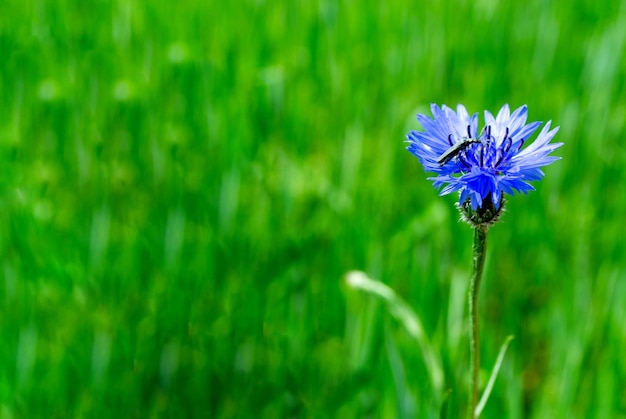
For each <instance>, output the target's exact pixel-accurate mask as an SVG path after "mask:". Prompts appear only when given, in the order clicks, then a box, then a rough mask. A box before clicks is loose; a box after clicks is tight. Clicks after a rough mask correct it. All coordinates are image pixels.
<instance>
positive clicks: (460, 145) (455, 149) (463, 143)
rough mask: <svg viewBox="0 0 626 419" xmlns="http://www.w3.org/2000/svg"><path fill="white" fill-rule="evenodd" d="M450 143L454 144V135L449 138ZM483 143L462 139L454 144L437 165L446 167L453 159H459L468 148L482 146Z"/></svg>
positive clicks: (474, 139) (471, 139) (472, 139)
mask: <svg viewBox="0 0 626 419" xmlns="http://www.w3.org/2000/svg"><path fill="white" fill-rule="evenodd" d="M448 142H450V143H452V134H450V135H449V136H448ZM480 143H482V141H481V140H480V139H478V138H462V139H461V140H460V141H458V142H457V143H456V144H453V145H452V146H451V147H450V148H449V149H447V150H446V151H445V153H443V154H442V155H441V156H439V159H437V163H439V164H441V165H444V164H446V163H448V162H449V161H450V160H452V159H453V158H455V157H457V156H458V155H459V154H461V153H462V152H463V150H465V149H466V148H467V147H469V146H470V145H472V144H480Z"/></svg>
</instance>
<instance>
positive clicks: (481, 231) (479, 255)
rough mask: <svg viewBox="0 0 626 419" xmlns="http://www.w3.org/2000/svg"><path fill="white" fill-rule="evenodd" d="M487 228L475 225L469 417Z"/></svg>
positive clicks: (474, 383) (476, 361) (475, 398)
mask: <svg viewBox="0 0 626 419" xmlns="http://www.w3.org/2000/svg"><path fill="white" fill-rule="evenodd" d="M487 230H488V227H487V225H485V224H479V225H477V226H476V227H474V247H473V254H474V259H473V263H472V280H471V282H470V289H469V318H470V330H471V332H470V366H471V368H470V371H471V374H470V388H471V392H470V411H469V414H468V417H470V418H473V417H474V411H475V410H476V405H477V404H478V373H479V371H480V336H479V335H480V327H479V324H478V292H479V291H480V280H481V278H482V276H483V267H484V266H485V253H486V251H487Z"/></svg>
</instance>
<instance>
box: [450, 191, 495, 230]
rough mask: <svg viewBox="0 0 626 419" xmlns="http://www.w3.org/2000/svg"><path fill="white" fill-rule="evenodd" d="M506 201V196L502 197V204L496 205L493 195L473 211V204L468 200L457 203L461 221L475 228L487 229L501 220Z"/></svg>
mask: <svg viewBox="0 0 626 419" xmlns="http://www.w3.org/2000/svg"><path fill="white" fill-rule="evenodd" d="M504 204H506V200H505V199H504V195H500V202H499V203H498V205H497V206H496V205H494V203H493V201H492V199H491V195H488V196H487V197H486V198H485V199H484V200H483V202H482V205H480V206H479V207H478V208H476V209H472V202H471V199H470V198H467V199H466V200H465V201H463V202H462V203H457V208H458V209H459V212H460V213H461V219H462V220H463V221H465V222H466V223H468V224H469V225H471V226H472V227H474V228H481V229H487V228H489V227H491V226H492V225H493V224H495V223H497V222H498V220H500V216H501V215H502V212H503V211H504Z"/></svg>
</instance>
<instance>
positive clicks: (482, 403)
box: [474, 335, 513, 418]
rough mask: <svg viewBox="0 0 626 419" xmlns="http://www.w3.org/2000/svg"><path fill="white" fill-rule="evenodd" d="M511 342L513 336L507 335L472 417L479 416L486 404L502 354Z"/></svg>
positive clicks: (502, 357)
mask: <svg viewBox="0 0 626 419" xmlns="http://www.w3.org/2000/svg"><path fill="white" fill-rule="evenodd" d="M512 340H513V335H509V336H507V337H506V339H505V340H504V343H503V344H502V346H501V347H500V352H499V353H498V358H497V359H496V364H495V365H494V366H493V370H492V371H491V376H490V377H489V382H488V383H487V387H486V388H485V391H484V392H483V395H482V397H481V398H480V402H478V405H477V406H476V409H475V410H474V417H475V418H477V417H479V416H480V414H481V412H482V411H483V408H484V407H485V405H486V404H487V400H488V399H489V395H490V394H491V390H492V389H493V385H494V383H495V382H496V377H497V376H498V372H499V371H500V367H501V366H502V361H503V360H504V354H505V353H506V350H507V348H508V347H509V343H510V342H511V341H512Z"/></svg>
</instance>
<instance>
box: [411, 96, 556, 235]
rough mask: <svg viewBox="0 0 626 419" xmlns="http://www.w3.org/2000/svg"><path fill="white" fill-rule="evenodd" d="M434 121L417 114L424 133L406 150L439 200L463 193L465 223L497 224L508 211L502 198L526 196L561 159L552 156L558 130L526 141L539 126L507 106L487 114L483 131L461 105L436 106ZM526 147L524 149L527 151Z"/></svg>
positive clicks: (413, 138)
mask: <svg viewBox="0 0 626 419" xmlns="http://www.w3.org/2000/svg"><path fill="white" fill-rule="evenodd" d="M430 109H431V112H432V114H433V117H432V118H431V117H429V116H427V115H423V114H418V115H417V119H418V121H419V122H420V123H421V125H422V127H423V128H424V131H411V132H410V133H409V134H408V135H407V140H408V143H409V145H408V147H407V150H408V151H410V152H411V153H412V154H413V155H415V156H416V157H417V158H418V160H419V161H420V163H421V164H422V166H424V170H425V171H427V172H433V173H435V174H436V176H434V177H429V178H428V179H429V180H432V181H433V186H434V187H435V188H438V189H440V195H447V194H449V193H452V192H456V191H459V194H460V197H459V202H458V206H459V209H460V210H461V213H462V214H463V217H464V218H465V219H466V220H467V221H469V222H470V223H471V224H474V225H481V224H491V223H493V222H495V221H497V219H498V217H499V215H500V213H501V210H502V208H503V205H504V196H503V194H505V193H506V194H509V195H512V194H514V193H515V192H523V193H528V192H529V191H532V190H534V189H535V188H534V187H533V186H532V185H531V184H530V183H528V182H530V181H534V180H539V179H541V178H543V176H544V173H543V172H542V171H541V169H540V167H542V166H546V165H548V164H550V163H552V162H553V161H555V160H558V159H559V158H560V157H556V156H550V153H551V152H552V151H554V150H556V149H557V148H559V147H561V146H562V145H563V143H550V141H551V140H552V138H553V137H554V135H555V134H556V133H557V132H558V130H559V127H556V128H553V129H550V124H551V122H552V121H548V123H546V124H545V125H544V127H543V129H542V130H541V132H540V133H539V135H538V136H537V138H536V139H535V141H534V142H532V143H531V144H528V141H527V140H528V138H529V137H530V136H531V135H533V133H534V132H535V131H536V130H537V128H539V127H540V126H541V124H542V123H541V122H531V123H528V124H527V123H526V118H527V115H528V107H527V106H526V105H524V106H521V107H519V108H517V109H516V110H515V111H514V112H513V113H512V114H511V112H510V110H509V106H508V105H504V106H503V107H502V108H501V109H500V111H499V112H498V115H497V116H496V117H495V118H494V116H493V115H492V114H491V113H490V112H489V111H485V125H484V127H483V128H482V129H481V130H480V131H479V130H478V113H475V114H473V115H472V116H470V115H469V113H468V112H467V110H466V109H465V107H464V106H463V105H458V106H457V110H456V112H455V111H454V110H452V109H451V108H449V107H447V106H446V105H443V106H442V107H441V108H440V107H439V106H438V105H436V104H432V105H431V107H430ZM524 145H526V147H524Z"/></svg>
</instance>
